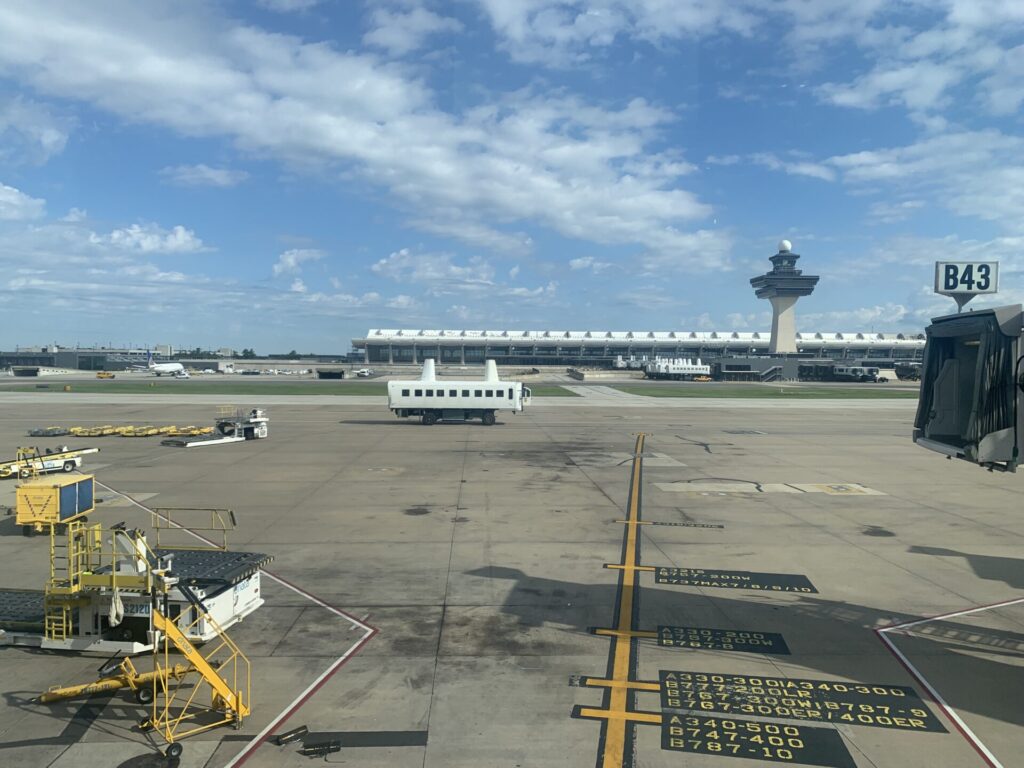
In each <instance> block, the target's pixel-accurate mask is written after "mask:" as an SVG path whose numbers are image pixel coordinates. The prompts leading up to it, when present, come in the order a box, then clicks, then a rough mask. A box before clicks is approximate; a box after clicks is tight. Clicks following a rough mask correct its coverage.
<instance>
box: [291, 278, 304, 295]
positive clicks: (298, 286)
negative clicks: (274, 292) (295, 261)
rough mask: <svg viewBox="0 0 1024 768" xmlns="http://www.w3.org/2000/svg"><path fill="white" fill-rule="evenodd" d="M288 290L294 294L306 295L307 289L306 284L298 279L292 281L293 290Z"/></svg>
mask: <svg viewBox="0 0 1024 768" xmlns="http://www.w3.org/2000/svg"><path fill="white" fill-rule="evenodd" d="M288 290H289V291H291V292H292V293H305V292H306V290H307V288H306V284H305V283H304V282H302V278H301V277H296V278H295V279H294V280H292V285H291V288H289V289H288Z"/></svg>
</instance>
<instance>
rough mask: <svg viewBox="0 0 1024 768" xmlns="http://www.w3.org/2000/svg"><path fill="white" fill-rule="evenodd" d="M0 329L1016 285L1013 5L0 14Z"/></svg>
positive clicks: (904, 0)
mask: <svg viewBox="0 0 1024 768" xmlns="http://www.w3.org/2000/svg"><path fill="white" fill-rule="evenodd" d="M0 40H2V41H3V43H2V44H0V267H2V269H3V272H2V274H0V348H2V349H13V348H14V347H15V346H17V345H21V346H26V345H38V344H44V343H59V344H63V345H69V346H74V345H81V346H88V345H93V344H101V345H114V346H119V345H124V344H132V345H134V346H151V345H156V344H172V345H175V346H177V347H187V348H191V347H195V346H202V347H204V348H206V347H211V348H217V347H234V348H236V349H241V348H242V347H252V348H255V349H256V351H257V352H259V353H261V354H263V353H268V352H273V351H288V350H292V349H295V350H299V351H302V352H305V351H320V352H344V351H347V350H348V349H349V346H350V341H351V339H352V338H354V337H362V336H364V335H365V333H366V331H367V329H369V328H392V329H396V328H422V329H447V328H456V329H458V328H465V329H478V330H486V329H522V330H547V329H555V330H583V331H586V330H662V331H669V330H720V331H730V330H747V331H751V330H761V331H765V330H768V328H769V327H770V314H769V311H768V310H769V306H768V304H767V302H764V301H758V300H757V299H756V298H755V297H754V294H753V291H752V290H751V288H750V285H749V282H748V281H749V278H750V277H752V276H754V275H756V274H758V273H761V272H764V271H766V270H767V269H768V268H769V266H770V264H769V262H768V260H767V259H768V257H769V256H771V255H772V254H773V253H774V252H775V250H776V246H777V243H778V241H779V240H780V239H781V238H788V239H789V240H791V241H792V242H793V249H794V251H795V252H797V253H799V254H801V256H802V258H801V261H800V263H799V266H800V267H802V268H803V269H804V271H805V273H808V274H818V275H821V280H820V282H819V284H818V287H817V289H816V290H815V292H814V294H813V295H811V296H809V297H807V298H804V299H801V301H800V303H799V304H798V305H797V312H798V326H799V328H800V329H801V330H810V331H839V332H844V331H871V330H874V331H920V330H921V329H922V328H923V327H924V326H925V325H926V324H927V322H928V318H930V317H932V316H935V315H938V314H944V313H946V312H948V311H950V310H951V308H953V306H954V305H953V303H952V301H951V300H950V299H948V298H944V297H939V296H936V295H934V294H933V293H932V280H933V272H934V267H933V264H934V262H935V261H936V260H957V259H959V260H971V259H986V260H997V261H999V262H1000V264H1001V267H1000V272H1001V275H1000V278H1001V279H1000V283H1001V291H1000V293H999V294H998V295H997V296H995V297H989V298H988V299H987V300H983V299H976V300H975V302H974V303H973V304H972V305H971V306H975V307H980V306H984V305H986V303H987V304H1006V303H1016V302H1021V301H1024V281H1022V277H1024V118H1022V115H1024V109H1022V107H1024V3H1022V2H1020V0H890V1H884V0H592V1H591V2H581V1H578V0H516V2H510V1H509V0H449V1H448V2H432V1H430V0H366V2H362V1H361V0H247V1H246V2H241V1H237V2H233V1H231V0H220V1H219V2H205V3H201V2H192V1H191V0H175V1H174V2H163V1H162V0H149V1H148V2H145V3H138V2H105V1H103V0H92V1H91V2H89V3H81V2H77V0H72V1H70V2H58V1H57V0H54V1H52V2H51V1H50V0H28V1H26V2H22V1H21V0H5V1H4V2H3V3H2V4H0Z"/></svg>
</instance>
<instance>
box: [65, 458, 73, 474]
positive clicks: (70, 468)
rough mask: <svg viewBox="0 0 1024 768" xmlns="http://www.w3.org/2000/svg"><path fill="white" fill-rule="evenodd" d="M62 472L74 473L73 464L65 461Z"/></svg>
mask: <svg viewBox="0 0 1024 768" xmlns="http://www.w3.org/2000/svg"><path fill="white" fill-rule="evenodd" d="M64 471H65V472H74V471H75V462H73V461H65V462H64Z"/></svg>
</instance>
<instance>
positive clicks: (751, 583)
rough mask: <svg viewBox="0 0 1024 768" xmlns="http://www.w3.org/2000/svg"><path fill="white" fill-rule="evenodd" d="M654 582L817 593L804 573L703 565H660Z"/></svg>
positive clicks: (688, 585)
mask: <svg viewBox="0 0 1024 768" xmlns="http://www.w3.org/2000/svg"><path fill="white" fill-rule="evenodd" d="M654 580H655V582H657V583H658V584H675V585H676V586H680V587H721V588H724V589H759V590H763V591H766V592H804V593H815V594H816V593H817V592H818V590H817V589H815V587H814V585H813V584H811V582H810V580H809V579H808V578H807V577H806V576H802V575H800V574H795V573H758V572H756V571H719V570H713V569H706V568H663V567H658V568H656V569H655V571H654Z"/></svg>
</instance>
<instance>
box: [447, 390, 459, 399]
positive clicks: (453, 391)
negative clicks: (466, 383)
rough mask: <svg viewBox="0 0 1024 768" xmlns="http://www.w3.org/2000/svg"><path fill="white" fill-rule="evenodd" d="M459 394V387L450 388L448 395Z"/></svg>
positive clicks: (454, 395) (456, 395)
mask: <svg viewBox="0 0 1024 768" xmlns="http://www.w3.org/2000/svg"><path fill="white" fill-rule="evenodd" d="M458 396H459V390H457V389H449V390H448V397H458Z"/></svg>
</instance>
